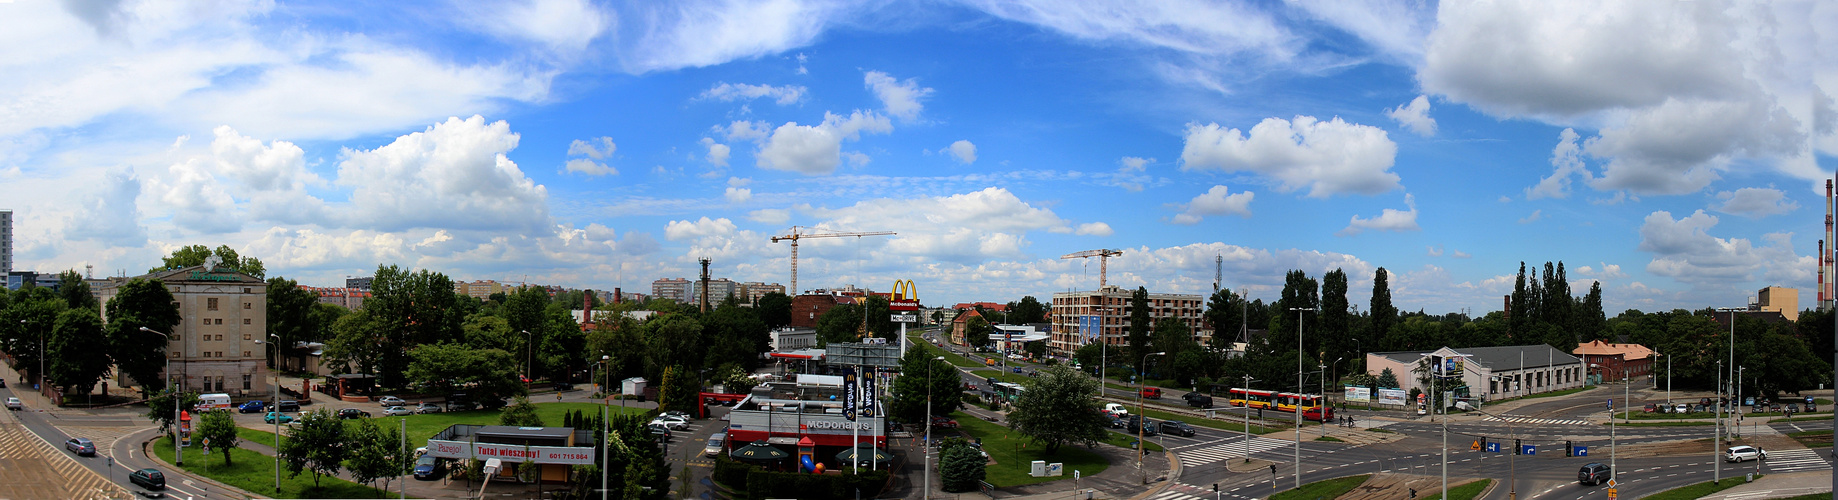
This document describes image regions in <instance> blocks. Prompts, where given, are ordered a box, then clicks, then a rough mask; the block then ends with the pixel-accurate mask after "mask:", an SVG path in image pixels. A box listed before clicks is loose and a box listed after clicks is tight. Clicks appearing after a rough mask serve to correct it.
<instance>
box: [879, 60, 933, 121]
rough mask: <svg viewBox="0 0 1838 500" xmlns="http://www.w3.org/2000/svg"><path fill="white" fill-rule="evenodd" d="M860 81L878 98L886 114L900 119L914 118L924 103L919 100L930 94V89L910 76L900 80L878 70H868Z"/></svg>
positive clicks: (923, 107)
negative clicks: (921, 85) (920, 84)
mask: <svg viewBox="0 0 1838 500" xmlns="http://www.w3.org/2000/svg"><path fill="white" fill-rule="evenodd" d="M862 83H863V84H864V85H867V86H868V90H872V91H874V96H875V97H877V98H880V100H881V105H882V106H884V107H886V109H887V114H890V115H894V116H898V117H900V119H901V120H915V119H918V118H919V112H920V111H921V110H923V109H925V105H924V104H922V103H920V102H919V101H920V100H922V99H925V98H926V97H927V96H930V95H932V89H931V88H928V87H920V86H919V82H918V81H917V80H914V79H912V78H908V79H906V81H904V82H903V81H900V80H899V79H897V78H894V77H892V76H889V75H888V74H886V73H882V72H879V71H869V72H868V73H867V74H866V75H864V76H863V77H862Z"/></svg>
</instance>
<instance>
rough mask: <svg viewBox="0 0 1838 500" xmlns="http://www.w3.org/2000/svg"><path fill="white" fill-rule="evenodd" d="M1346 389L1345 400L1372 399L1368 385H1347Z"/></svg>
mask: <svg viewBox="0 0 1838 500" xmlns="http://www.w3.org/2000/svg"><path fill="white" fill-rule="evenodd" d="M1346 390H1347V393H1346V400H1347V401H1371V400H1372V389H1371V388H1369V387H1353V386H1347V387H1346Z"/></svg>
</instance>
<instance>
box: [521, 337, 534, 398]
mask: <svg viewBox="0 0 1838 500" xmlns="http://www.w3.org/2000/svg"><path fill="white" fill-rule="evenodd" d="M535 358H536V335H535V334H532V333H530V331H529V330H524V331H523V395H524V396H529V395H530V382H534V381H535V380H536V376H535V375H534V374H532V373H530V370H531V368H530V367H531V365H533V364H535V362H534V361H532V360H534V359H535Z"/></svg>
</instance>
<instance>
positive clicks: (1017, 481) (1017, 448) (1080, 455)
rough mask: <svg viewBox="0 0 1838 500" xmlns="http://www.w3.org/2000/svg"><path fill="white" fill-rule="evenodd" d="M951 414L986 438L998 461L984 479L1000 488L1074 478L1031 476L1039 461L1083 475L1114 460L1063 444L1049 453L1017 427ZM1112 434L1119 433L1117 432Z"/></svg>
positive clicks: (988, 449)
mask: <svg viewBox="0 0 1838 500" xmlns="http://www.w3.org/2000/svg"><path fill="white" fill-rule="evenodd" d="M951 416H952V418H956V419H957V421H958V425H959V430H962V431H963V432H964V433H965V434H968V435H970V436H971V437H974V438H981V439H982V440H983V451H984V452H985V453H988V454H989V458H990V459H991V460H994V461H995V463H993V464H989V466H988V467H987V468H986V469H984V480H985V481H988V482H989V484H992V485H995V486H997V487H1008V486H1021V485H1027V484H1038V483H1044V482H1048V481H1057V480H1061V479H1072V474H1071V473H1067V474H1065V475H1063V476H1059V477H1050V476H1049V477H1034V476H1031V475H1029V473H1030V472H1031V471H1032V470H1031V469H1032V467H1033V461H1035V460H1045V461H1047V463H1061V464H1065V468H1066V470H1067V471H1074V470H1076V471H1079V472H1080V474H1082V475H1091V474H1097V473H1099V472H1102V471H1103V470H1104V469H1107V468H1110V462H1108V461H1106V460H1105V459H1104V456H1103V455H1099V454H1097V453H1093V452H1092V451H1090V450H1086V449H1084V448H1082V447H1079V446H1078V445H1066V446H1061V447H1059V451H1058V452H1057V453H1054V454H1051V455H1049V454H1047V452H1046V449H1045V448H1042V447H1041V446H1040V445H1039V444H1037V443H1034V442H1033V440H1032V439H1029V438H1028V437H1027V436H1025V435H1022V434H1021V433H1019V432H1016V431H1015V430H1013V429H1009V428H1007V427H1003V426H1001V425H997V424H996V423H994V422H989V421H985V420H982V419H979V418H976V417H974V416H971V415H967V414H964V413H963V412H954V413H952V414H951ZM1109 434H1112V435H1116V433H1109ZM1156 448H1158V449H1159V448H1160V447H1159V446H1158V447H1156Z"/></svg>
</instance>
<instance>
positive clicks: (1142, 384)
mask: <svg viewBox="0 0 1838 500" xmlns="http://www.w3.org/2000/svg"><path fill="white" fill-rule="evenodd" d="M1167 354H1168V352H1167V351H1162V352H1151V353H1148V354H1144V355H1142V364H1139V365H1136V380H1137V384H1136V470H1137V471H1141V470H1142V455H1143V453H1145V450H1144V449H1143V447H1144V446H1145V444H1144V443H1143V442H1142V430H1143V429H1147V428H1148V427H1149V416H1148V415H1146V414H1144V412H1143V402H1142V391H1145V390H1148V387H1149V372H1148V371H1147V370H1144V368H1147V367H1148V366H1149V356H1165V355H1167ZM1143 479H1144V480H1147V479H1148V477H1146V476H1145V477H1143Z"/></svg>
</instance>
